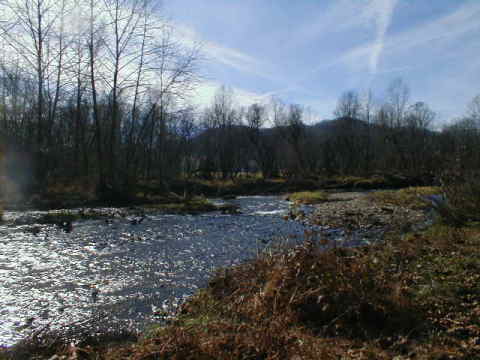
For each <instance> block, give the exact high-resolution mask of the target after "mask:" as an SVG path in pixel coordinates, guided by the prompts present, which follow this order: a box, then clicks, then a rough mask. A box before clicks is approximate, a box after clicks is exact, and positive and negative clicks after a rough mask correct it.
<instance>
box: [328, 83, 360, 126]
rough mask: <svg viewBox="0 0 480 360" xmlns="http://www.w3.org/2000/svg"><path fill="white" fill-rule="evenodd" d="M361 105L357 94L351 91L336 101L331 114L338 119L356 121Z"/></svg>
mask: <svg viewBox="0 0 480 360" xmlns="http://www.w3.org/2000/svg"><path fill="white" fill-rule="evenodd" d="M360 110H361V104H360V100H359V96H358V93H357V92H356V91H353V90H349V91H346V92H344V93H343V94H342V95H341V96H340V99H339V100H338V104H337V107H336V108H335V111H334V112H333V114H334V115H335V116H336V117H338V118H340V117H350V118H353V119H358V118H359V117H360Z"/></svg>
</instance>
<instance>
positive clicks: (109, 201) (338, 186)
mask: <svg viewBox="0 0 480 360" xmlns="http://www.w3.org/2000/svg"><path fill="white" fill-rule="evenodd" d="M429 182H431V179H429V178H417V177H415V178H414V177H408V176H403V175H395V174H393V175H392V174H382V175H373V176H370V177H365V178H362V177H353V176H332V177H312V178H310V179H286V178H272V179H262V178H258V177H254V176H250V177H239V178H234V179H211V180H203V179H196V178H192V179H187V180H175V181H171V182H170V183H169V184H164V183H161V182H158V181H155V180H151V181H142V182H140V183H139V184H137V185H136V186H135V188H134V189H130V190H129V192H130V193H129V194H128V195H127V194H123V193H120V194H113V193H112V194H105V193H104V194H99V193H98V192H97V191H96V189H95V184H94V183H92V182H91V179H78V180H77V181H76V182H74V183H72V182H65V183H62V182H57V183H52V184H48V185H47V186H46V188H44V189H42V191H33V192H31V191H30V192H29V191H22V190H21V189H18V188H17V187H15V186H14V185H13V184H9V185H8V186H6V185H5V184H4V186H3V208H4V209H6V210H29V209H38V210H54V209H71V208H81V207H84V208H93V207H125V206H151V207H152V206H156V207H158V208H163V209H164V210H166V211H167V210H169V209H171V210H172V212H173V213H178V212H182V211H184V212H187V213H188V212H189V211H191V212H194V213H197V212H201V211H211V210H214V208H213V207H212V206H209V205H206V204H205V203H203V204H200V202H199V201H198V200H199V199H201V198H206V197H208V198H215V197H216V198H233V197H236V196H250V195H283V194H288V193H294V192H299V191H313V190H318V189H323V190H329V191H335V190H342V191H362V190H369V189H397V188H403V187H408V186H420V185H425V184H426V183H429ZM202 205H206V206H202Z"/></svg>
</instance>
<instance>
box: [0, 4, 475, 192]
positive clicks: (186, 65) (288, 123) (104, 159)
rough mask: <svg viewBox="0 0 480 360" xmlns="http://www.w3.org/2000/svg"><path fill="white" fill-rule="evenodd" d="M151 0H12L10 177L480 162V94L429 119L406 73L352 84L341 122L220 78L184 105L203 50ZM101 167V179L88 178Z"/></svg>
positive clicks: (295, 171)
mask: <svg viewBox="0 0 480 360" xmlns="http://www.w3.org/2000/svg"><path fill="white" fill-rule="evenodd" d="M158 14H159V13H158V11H157V10H156V9H155V7H154V2H153V1H147V0H104V1H102V2H96V1H93V0H83V1H71V0H62V1H60V2H59V1H56V0H31V1H20V0H8V1H6V2H4V6H3V9H2V14H1V16H2V18H1V19H0V39H1V42H2V45H3V48H4V52H3V54H4V56H3V59H2V61H1V63H0V134H1V136H2V142H3V143H4V144H6V146H7V149H6V152H7V175H8V176H10V177H12V178H13V180H14V181H15V182H16V183H20V184H21V185H22V184H23V185H24V186H25V187H31V188H32V189H33V191H41V189H42V188H44V187H45V185H46V184H47V183H48V182H56V181H63V182H65V181H67V182H68V181H71V180H74V181H78V180H79V179H80V180H85V181H87V180H89V181H94V182H95V183H96V184H97V190H98V193H99V195H102V196H119V194H123V195H124V196H129V195H130V194H129V193H130V192H132V191H134V190H135V185H136V184H138V183H139V182H140V181H143V180H146V181H151V180H156V182H157V183H159V184H160V185H161V186H164V187H165V188H166V189H168V184H169V183H171V182H172V181H174V180H176V179H179V178H191V177H202V178H214V177H218V178H223V179H228V178H235V177H236V176H238V175H240V174H246V173H247V174H248V173H256V174H258V173H260V174H261V175H262V176H263V177H265V178H270V177H274V176H283V177H288V178H308V177H318V176H323V175H327V176H328V175H336V174H340V175H361V176H365V175H371V174H372V173H376V172H384V173H385V172H389V173H392V172H396V173H401V174H407V175H412V176H426V175H431V174H432V173H435V172H438V171H439V170H441V169H443V168H446V167H448V166H450V164H451V162H452V161H457V163H458V162H461V163H462V164H466V165H468V166H470V167H478V165H479V164H480V159H479V151H478V149H479V146H478V145H479V143H480V134H479V129H480V96H477V97H476V98H474V99H473V100H472V102H471V105H470V107H469V109H468V111H467V113H466V114H465V116H464V117H463V118H461V119H458V120H457V121H456V122H455V123H454V125H451V126H448V127H446V128H445V129H444V130H443V131H434V130H433V126H434V122H435V113H434V111H433V110H432V109H430V107H429V106H428V105H427V104H425V103H424V102H418V101H411V99H410V92H409V89H408V87H407V86H406V84H405V83H404V82H403V81H402V80H395V81H394V82H392V83H391V85H390V86H389V88H388V89H387V91H386V96H385V98H384V100H382V101H379V100H377V99H376V97H375V96H374V94H373V93H372V92H367V93H364V94H359V93H358V92H356V91H347V92H345V93H344V94H342V96H341V97H340V99H339V101H338V105H337V107H336V109H335V112H334V114H333V115H334V117H335V120H331V121H323V122H318V123H316V124H312V118H313V117H312V115H311V114H310V113H309V111H308V109H306V108H304V107H303V106H301V105H298V104H286V103H284V102H282V101H281V100H279V99H272V100H271V101H270V102H269V103H268V104H253V105H251V106H249V107H248V108H244V107H239V106H236V105H235V98H234V94H233V92H232V91H230V90H228V89H227V88H225V87H222V88H221V89H219V91H218V92H217V94H216V96H215V98H214V100H213V102H212V104H211V105H210V106H209V107H208V108H207V109H205V110H203V111H199V110H198V109H195V108H193V107H191V106H189V105H188V97H189V96H190V94H191V90H192V89H193V88H194V87H195V84H196V83H197V81H198V78H197V66H198V58H199V52H198V47H197V46H196V45H195V44H193V45H192V44H189V45H188V46H186V45H184V43H182V42H181V41H179V40H178V39H177V38H176V37H175V34H174V33H173V32H172V29H171V28H170V27H169V26H168V24H167V23H166V22H165V21H163V20H162V19H161V18H160V17H159V15H158ZM92 179H93V180H92Z"/></svg>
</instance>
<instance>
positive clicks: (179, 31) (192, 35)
mask: <svg viewBox="0 0 480 360" xmlns="http://www.w3.org/2000/svg"><path fill="white" fill-rule="evenodd" d="M173 26H174V28H175V33H176V36H177V37H178V38H179V40H180V41H181V42H183V43H185V44H186V45H189V46H193V45H198V44H200V47H201V50H202V52H203V53H204V54H205V56H206V57H207V59H208V60H210V61H215V62H219V63H222V64H224V65H227V66H230V67H232V68H234V69H236V70H238V71H242V72H244V73H248V74H251V75H256V76H259V77H262V78H265V79H269V80H278V78H277V76H275V74H273V73H272V72H271V71H270V70H269V69H271V68H272V65H271V64H268V63H266V62H265V61H263V60H259V59H257V58H255V57H253V56H251V55H249V54H246V53H245V52H242V51H240V50H238V49H234V48H230V47H226V46H223V45H221V44H218V43H216V42H213V41H210V40H206V39H203V38H202V37H201V35H200V34H198V33H197V32H196V31H195V30H193V29H192V28H190V27H188V26H185V25H183V24H178V23H175V24H173Z"/></svg>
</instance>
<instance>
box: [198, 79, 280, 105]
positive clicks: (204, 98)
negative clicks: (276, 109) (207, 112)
mask: <svg viewBox="0 0 480 360" xmlns="http://www.w3.org/2000/svg"><path fill="white" fill-rule="evenodd" d="M221 86H222V84H220V83H219V82H216V81H204V82H202V83H200V85H199V86H198V87H197V89H196V91H195V93H196V94H195V97H194V98H193V101H194V104H195V105H196V106H198V107H199V108H205V107H207V106H209V105H211V104H212V101H213V99H214V97H215V94H216V92H217V91H218V89H219V88H220V87H221ZM232 90H233V97H234V99H233V100H234V103H235V104H236V105H238V106H250V105H251V104H254V103H259V104H266V103H268V101H269V100H270V95H269V94H260V93H256V92H253V91H249V90H245V89H241V88H238V87H233V88H232Z"/></svg>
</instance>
